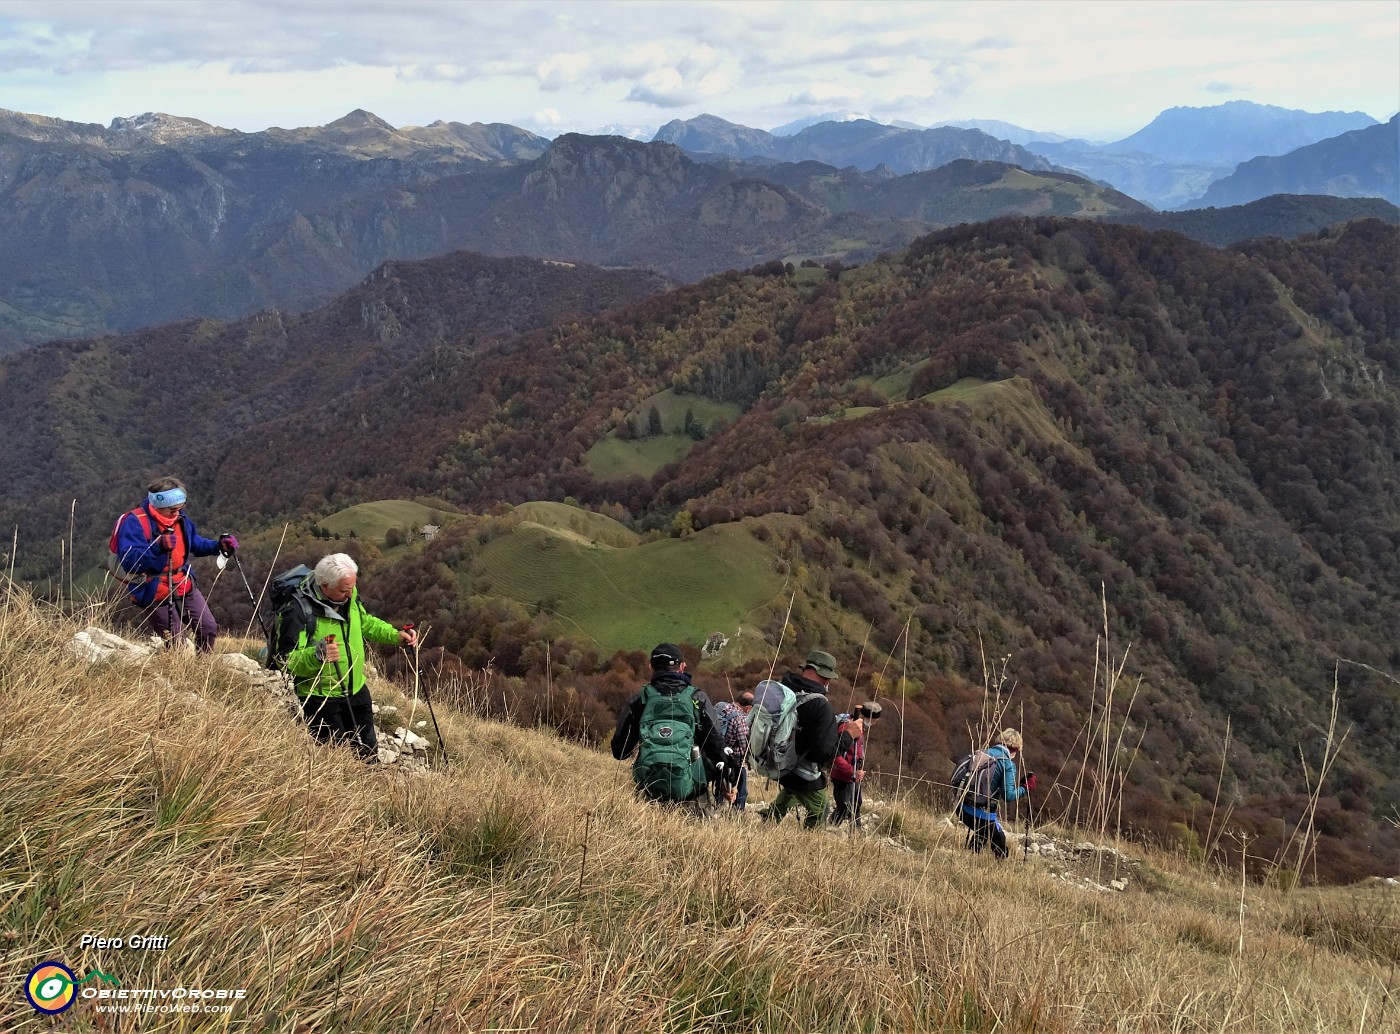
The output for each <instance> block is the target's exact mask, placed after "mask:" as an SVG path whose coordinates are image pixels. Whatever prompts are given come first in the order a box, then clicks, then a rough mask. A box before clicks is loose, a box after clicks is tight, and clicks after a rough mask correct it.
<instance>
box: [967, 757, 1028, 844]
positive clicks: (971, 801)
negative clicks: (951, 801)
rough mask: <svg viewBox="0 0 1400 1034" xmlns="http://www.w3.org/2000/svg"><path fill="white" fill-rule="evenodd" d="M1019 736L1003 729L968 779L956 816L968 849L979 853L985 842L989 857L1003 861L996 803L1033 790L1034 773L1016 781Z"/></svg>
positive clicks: (1001, 835)
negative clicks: (989, 853)
mask: <svg viewBox="0 0 1400 1034" xmlns="http://www.w3.org/2000/svg"><path fill="white" fill-rule="evenodd" d="M1021 744H1022V739H1021V734H1020V733H1019V732H1017V731H1016V730H1015V729H1005V730H1003V731H1002V733H1001V735H1000V736H998V737H997V738H996V740H995V741H994V742H993V743H992V745H991V746H990V747H988V748H987V751H986V757H985V759H984V760H983V761H982V762H981V764H979V765H978V767H977V768H976V770H975V771H973V773H972V775H971V779H970V782H969V784H968V790H967V793H966V795H965V796H964V797H963V801H962V806H961V807H960V808H959V812H960V813H961V815H962V822H963V825H964V826H966V827H967V829H968V834H967V848H968V850H969V851H973V852H979V851H981V850H982V848H983V847H985V846H986V845H987V844H988V842H990V843H991V845H992V853H993V854H994V855H996V856H997V857H998V858H1005V857H1006V856H1007V854H1008V853H1009V852H1008V851H1007V847H1006V831H1005V830H1003V829H1002V828H1001V823H1000V822H998V821H997V806H998V803H999V802H1007V801H1018V800H1020V799H1021V798H1022V797H1024V796H1026V794H1027V792H1029V791H1031V790H1034V789H1035V773H1034V772H1030V773H1027V774H1026V775H1025V776H1024V777H1022V778H1021V779H1020V780H1019V781H1018V780H1017V778H1016V762H1017V759H1019V758H1020V756H1021Z"/></svg>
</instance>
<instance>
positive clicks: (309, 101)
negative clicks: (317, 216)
mask: <svg viewBox="0 0 1400 1034" xmlns="http://www.w3.org/2000/svg"><path fill="white" fill-rule="evenodd" d="M1230 100H1248V101H1255V102H1257V103H1260V104H1273V105H1278V106H1280V107H1285V108H1298V109H1303V110H1306V111H1364V112H1366V113H1367V114H1369V115H1371V116H1373V117H1375V118H1377V119H1386V118H1389V116H1390V115H1391V114H1393V113H1394V112H1395V111H1396V109H1397V108H1400V0H1325V2H1323V0H1282V2H1279V0H1239V2H1236V0H1184V2H1159V0H1132V2H1127V3H1121V2H1118V0H1091V2H1071V0H1063V2H1061V0H1006V2H1002V0H979V2H970V0H922V2H916V3H909V2H880V0H861V2H859V3H855V2H839V3H827V2H824V0H823V2H818V0H809V2H795V0H772V2H769V0H742V2H729V0H661V2H652V0H629V2H615V0H567V2H561V0H489V2H484V0H339V2H334V3H332V2H324V0H217V2H206V0H40V2H32V0H0V108H8V109H10V110H12V111H22V112H27V113H30V114H38V115H48V116H53V117H56V118H60V119H65V120H68V121H73V122H97V123H102V124H104V125H105V124H109V123H110V122H111V121H112V119H114V118H117V117H129V116H133V115H139V114H142V113H144V112H148V111H159V112H165V113H167V114H170V115H181V116H186V117H191V118H197V119H201V120H203V121H205V122H209V123H212V124H214V125H217V126H223V127H226V128H230V129H241V130H244V131H247V132H255V131H258V130H262V129H266V128H268V127H269V126H281V127H283V128H287V129H291V128H295V127H299V126H319V125H324V124H326V123H328V122H332V121H334V120H335V119H337V118H340V117H341V116H342V115H345V114H346V113H348V112H350V111H353V110H355V109H357V108H363V109H365V110H367V111H370V112H373V113H374V114H376V115H378V116H379V117H380V118H383V119H385V120H386V121H388V122H389V123H391V124H393V125H395V126H421V125H427V124H429V123H431V122H434V121H438V120H443V121H448V122H468V123H469V122H505V123H509V124H511V125H515V126H519V127H522V128H524V129H529V130H531V131H532V132H536V133H540V134H542V135H544V136H549V137H553V136H556V135H558V134H560V133H564V132H584V133H596V132H619V133H623V134H625V135H630V136H635V137H638V138H640V139H650V138H651V136H652V134H653V133H654V132H655V130H656V129H657V128H658V127H659V126H661V125H664V124H665V123H667V122H669V121H671V120H672V119H688V118H693V117H694V116H696V115H699V114H703V113H709V114H712V115H718V116H719V117H721V118H724V119H727V120H728V121H730V122H737V123H739V124H741V125H745V126H752V127H755V128H759V129H770V130H771V129H774V128H776V127H778V126H781V125H784V124H786V123H789V122H792V121H795V120H798V119H802V118H810V117H812V116H815V115H821V114H825V113H829V112H860V113H862V114H865V115H868V116H869V117H871V118H874V119H876V120H878V121H882V122H895V121H900V122H908V123H913V124H916V125H931V124H934V123H937V122H942V121H945V120H955V119H974V118H977V119H999V120H1002V121H1005V122H1011V123H1014V124H1016V125H1019V126H1021V127H1023V128H1027V129H1032V130H1036V131H1038V132H1053V133H1062V134H1064V135H1066V136H1079V137H1085V138H1088V139H1093V140H1114V139H1119V138H1121V137H1124V136H1127V135H1129V134H1130V133H1132V132H1135V131H1136V130H1138V129H1140V128H1142V127H1143V126H1144V125H1146V124H1147V123H1149V122H1150V121H1151V120H1152V119H1153V118H1154V117H1155V116H1156V115H1157V114H1159V113H1160V112H1161V111H1163V110H1165V109H1167V108H1171V107H1177V106H1189V107H1205V106H1210V105H1214V104H1220V103H1223V102H1225V101H1230Z"/></svg>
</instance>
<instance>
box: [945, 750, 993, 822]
mask: <svg viewBox="0 0 1400 1034" xmlns="http://www.w3.org/2000/svg"><path fill="white" fill-rule="evenodd" d="M998 761H999V759H998V758H997V756H996V755H995V754H991V753H988V752H987V751H985V750H974V751H973V752H972V753H971V754H969V755H967V756H966V757H965V758H963V759H962V760H961V761H959V762H958V763H957V765H956V766H954V768H953V779H952V783H953V797H954V802H955V804H956V805H957V806H959V807H961V806H962V805H963V804H970V805H972V806H973V807H974V808H991V807H995V806H996V794H997V790H998V785H997V780H996V776H997V773H998V772H999V771H1000V767H999V765H998V764H997V762H998Z"/></svg>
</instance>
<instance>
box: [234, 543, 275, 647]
mask: <svg viewBox="0 0 1400 1034" xmlns="http://www.w3.org/2000/svg"><path fill="white" fill-rule="evenodd" d="M233 566H234V567H236V568H238V577H240V578H242V579H243V588H244V589H246V590H247V591H248V602H249V603H251V604H252V605H253V616H254V617H255V618H257V619H258V627H259V628H261V629H262V632H263V638H264V639H266V638H267V622H266V621H264V620H263V616H262V611H261V610H259V609H258V600H257V597H256V596H254V595H253V586H252V585H251V584H250V583H249V582H248V576H247V575H246V574H244V573H243V563H242V561H240V560H239V559H238V554H237V553H234V554H233Z"/></svg>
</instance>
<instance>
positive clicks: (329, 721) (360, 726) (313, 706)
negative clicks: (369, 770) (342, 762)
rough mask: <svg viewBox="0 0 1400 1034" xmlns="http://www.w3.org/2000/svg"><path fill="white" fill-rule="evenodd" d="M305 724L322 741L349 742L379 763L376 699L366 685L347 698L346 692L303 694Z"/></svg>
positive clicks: (362, 753) (360, 752) (371, 759)
mask: <svg viewBox="0 0 1400 1034" xmlns="http://www.w3.org/2000/svg"><path fill="white" fill-rule="evenodd" d="M301 713H302V714H303V715H305V716H306V726H307V728H309V729H310V730H311V735H313V736H315V737H316V738H317V739H318V740H320V741H321V742H322V743H330V744H334V743H346V744H349V745H350V746H351V747H352V748H354V750H355V753H357V754H359V755H360V757H362V758H364V759H365V762H366V763H367V764H371V765H377V764H379V737H378V735H377V734H376V733H375V731H374V702H373V701H372V700H371V699H370V695H369V688H368V687H365V688H363V689H361V690H360V691H359V692H358V693H356V694H354V695H353V696H351V697H350V698H349V699H346V698H345V697H343V696H333V697H319V696H307V697H302V698H301Z"/></svg>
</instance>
